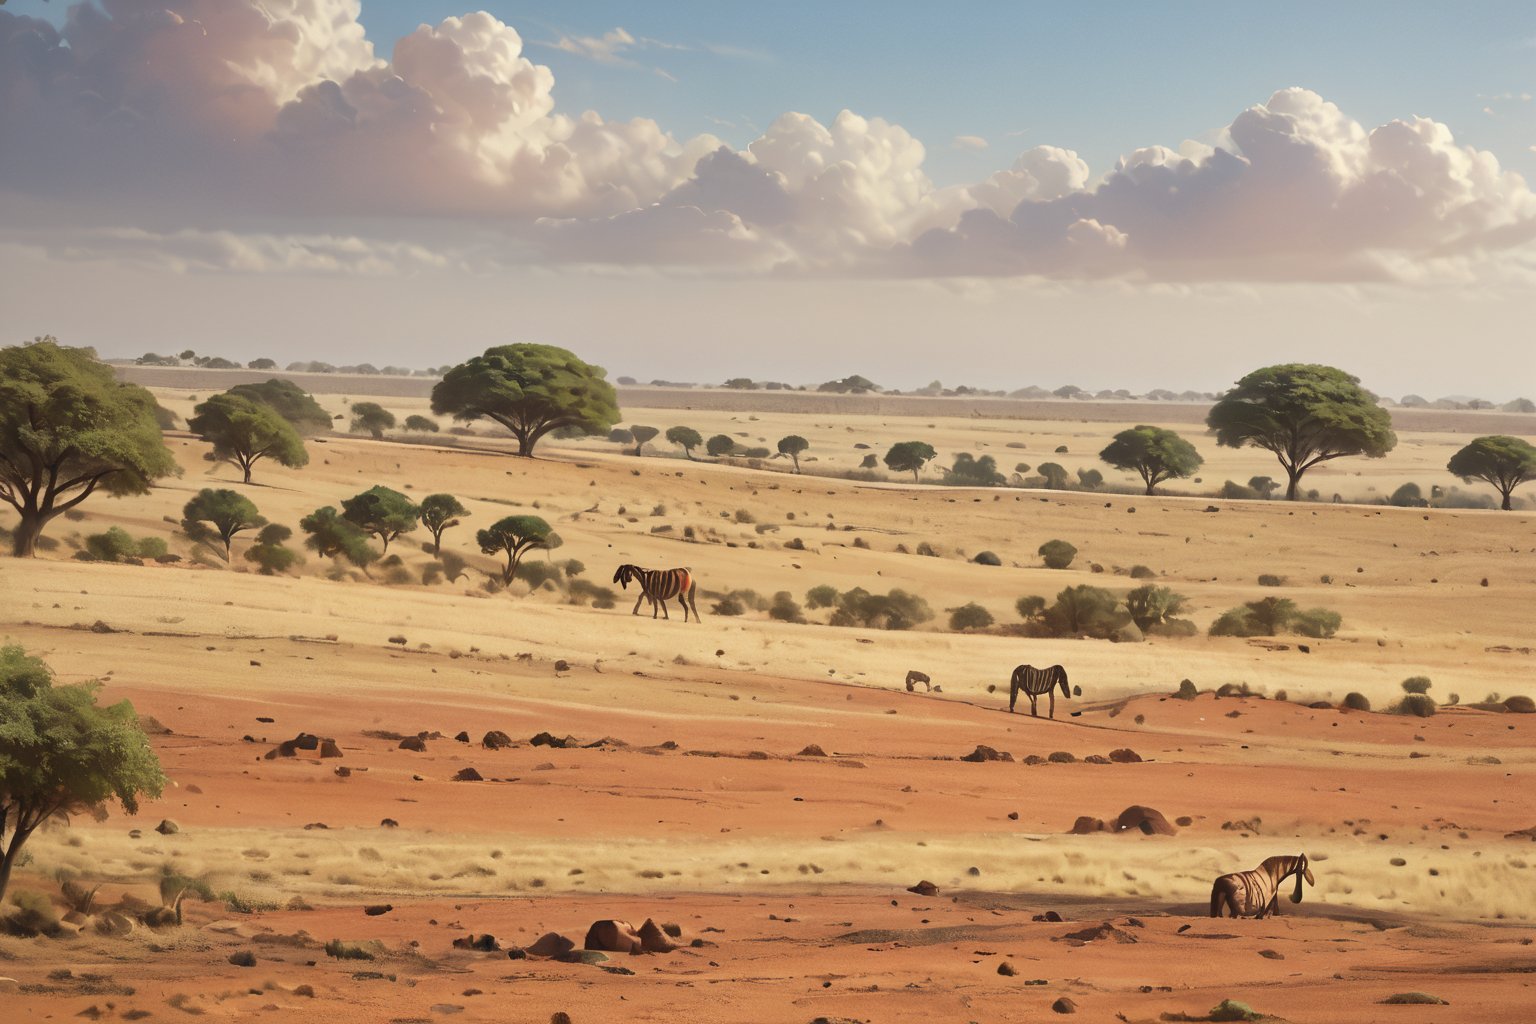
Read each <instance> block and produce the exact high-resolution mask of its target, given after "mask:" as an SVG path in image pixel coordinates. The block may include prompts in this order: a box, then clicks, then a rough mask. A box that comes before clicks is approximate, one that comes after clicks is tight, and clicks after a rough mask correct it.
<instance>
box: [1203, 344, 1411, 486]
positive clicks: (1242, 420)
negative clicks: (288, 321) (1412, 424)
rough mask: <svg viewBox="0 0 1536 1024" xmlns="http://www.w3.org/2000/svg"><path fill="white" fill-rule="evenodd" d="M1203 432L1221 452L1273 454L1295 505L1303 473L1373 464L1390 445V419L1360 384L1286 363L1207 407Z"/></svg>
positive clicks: (1393, 438)
mask: <svg viewBox="0 0 1536 1024" xmlns="http://www.w3.org/2000/svg"><path fill="white" fill-rule="evenodd" d="M1205 422H1206V425H1207V426H1209V427H1210V428H1211V429H1212V430H1213V431H1215V432H1216V443H1217V444H1218V445H1222V446H1225V447H1227V448H1241V447H1243V446H1244V445H1252V446H1254V447H1256V448H1263V449H1265V450H1266V451H1270V452H1273V453H1274V455H1275V457H1276V458H1277V459H1279V460H1280V466H1281V468H1283V469H1284V470H1285V473H1286V478H1287V480H1289V484H1288V486H1287V487H1286V491H1285V496H1286V498H1287V499H1289V500H1291V501H1295V500H1296V496H1297V487H1298V485H1299V484H1300V483H1301V478H1302V475H1303V474H1304V473H1306V471H1307V470H1308V469H1311V468H1312V467H1313V466H1315V465H1317V464H1318V463H1319V462H1325V461H1327V460H1329V459H1338V458H1343V457H1344V456H1348V455H1364V456H1366V457H1367V458H1372V459H1379V458H1381V457H1383V456H1384V455H1386V454H1387V452H1389V451H1391V450H1392V449H1393V447H1395V446H1396V444H1397V435H1395V434H1393V433H1392V419H1391V417H1390V416H1389V415H1388V414H1387V410H1385V409H1383V408H1382V407H1381V406H1380V405H1379V404H1377V401H1376V396H1375V395H1372V394H1371V393H1370V392H1368V391H1366V390H1365V389H1364V388H1362V387H1360V379H1359V378H1358V377H1352V376H1350V375H1349V374H1347V373H1345V372H1344V371H1343V370H1339V369H1335V368H1334V367H1332V366H1318V365H1316V364H1308V363H1286V364H1283V365H1280V366H1266V367H1264V368H1263V369H1261V370H1254V371H1253V372H1252V373H1250V374H1248V375H1247V376H1246V377H1244V378H1242V379H1241V380H1239V381H1238V382H1237V384H1236V386H1235V387H1233V388H1232V390H1230V391H1228V392H1227V393H1226V394H1225V395H1223V396H1222V397H1221V399H1220V400H1219V401H1218V402H1217V403H1216V404H1215V405H1213V406H1212V407H1211V411H1210V413H1209V414H1207V416H1206V420H1205Z"/></svg>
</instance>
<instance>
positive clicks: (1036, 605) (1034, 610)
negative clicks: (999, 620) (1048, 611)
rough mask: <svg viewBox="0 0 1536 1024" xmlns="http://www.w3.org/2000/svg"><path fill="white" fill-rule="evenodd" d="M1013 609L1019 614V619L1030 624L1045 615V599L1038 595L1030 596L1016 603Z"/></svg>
mask: <svg viewBox="0 0 1536 1024" xmlns="http://www.w3.org/2000/svg"><path fill="white" fill-rule="evenodd" d="M1013 607H1014V610H1015V611H1017V612H1018V613H1019V618H1021V619H1023V620H1024V621H1025V622H1029V621H1031V620H1034V619H1038V618H1039V617H1040V616H1042V615H1044V614H1045V598H1043V597H1041V596H1040V595H1038V594H1029V595H1027V596H1025V597H1021V598H1019V599H1018V600H1017V601H1015V602H1014V603H1013Z"/></svg>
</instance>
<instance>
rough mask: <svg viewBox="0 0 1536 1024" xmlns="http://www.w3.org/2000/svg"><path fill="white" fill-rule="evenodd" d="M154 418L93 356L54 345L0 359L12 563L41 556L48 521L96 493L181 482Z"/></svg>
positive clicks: (0, 481) (0, 472)
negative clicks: (166, 479) (13, 521)
mask: <svg viewBox="0 0 1536 1024" xmlns="http://www.w3.org/2000/svg"><path fill="white" fill-rule="evenodd" d="M155 409H156V404H155V399H154V396H152V395H151V394H150V393H149V392H148V391H146V390H145V389H144V388H141V387H139V386H138V385H137V384H123V383H120V382H118V381H117V380H116V379H115V378H114V377H113V376H112V371H111V369H110V368H108V367H107V366H106V365H104V364H102V363H99V362H97V361H96V359H95V357H94V354H93V353H91V352H90V350H88V349H80V348H65V347H63V346H61V345H59V344H58V342H57V341H55V340H54V339H53V338H51V337H49V338H42V339H39V340H38V341H36V342H33V343H32V344H29V345H19V346H12V347H9V348H4V349H0V499H3V500H4V501H5V502H6V504H8V505H10V506H11V507H12V508H14V509H15V510H16V511H17V513H18V514H19V515H20V516H21V522H20V523H18V524H17V526H16V530H15V533H14V534H13V535H12V549H13V551H14V553H15V555H16V557H18V558H30V557H32V556H33V555H34V554H36V553H37V539H38V537H40V536H41V535H42V532H43V528H44V527H45V526H47V525H48V523H49V521H50V520H52V519H53V518H54V517H55V516H57V515H61V514H62V513H64V512H67V511H69V510H70V509H72V508H74V507H75V506H76V505H78V504H80V503H81V502H82V501H84V500H85V499H87V498H89V497H90V496H91V495H92V494H95V493H96V492H97V491H102V492H104V493H106V494H112V495H119V496H121V495H125V494H143V493H144V492H145V491H147V490H149V487H150V484H151V482H153V481H154V480H157V479H159V478H160V477H163V476H169V475H172V474H175V473H178V472H179V469H178V468H177V466H176V461H175V459H174V458H173V457H172V456H171V452H170V449H168V448H166V446H165V441H164V440H163V439H162V438H161V436H160V425H159V423H158V422H157V421H156V419H155Z"/></svg>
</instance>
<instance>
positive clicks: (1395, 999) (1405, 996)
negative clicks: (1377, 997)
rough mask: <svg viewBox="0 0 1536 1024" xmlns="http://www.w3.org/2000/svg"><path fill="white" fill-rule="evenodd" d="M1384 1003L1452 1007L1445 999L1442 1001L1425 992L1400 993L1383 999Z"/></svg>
mask: <svg viewBox="0 0 1536 1024" xmlns="http://www.w3.org/2000/svg"><path fill="white" fill-rule="evenodd" d="M1382 1002H1383V1003H1387V1004H1390V1005H1401V1004H1405V1003H1406V1004H1425V1005H1433V1006H1449V1005H1451V1004H1450V1003H1448V1002H1446V1001H1445V1000H1444V999H1440V998H1438V997H1436V996H1432V995H1429V994H1428V993H1425V992H1399V993H1397V994H1396V995H1391V996H1387V998H1385V999H1383V1000H1382Z"/></svg>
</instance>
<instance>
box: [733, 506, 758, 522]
mask: <svg viewBox="0 0 1536 1024" xmlns="http://www.w3.org/2000/svg"><path fill="white" fill-rule="evenodd" d="M735 519H736V522H738V523H743V524H749V523H755V522H757V517H756V516H754V515H753V514H752V513H751V512H748V511H747V510H746V509H744V508H739V509H737V510H736V516H735Z"/></svg>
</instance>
